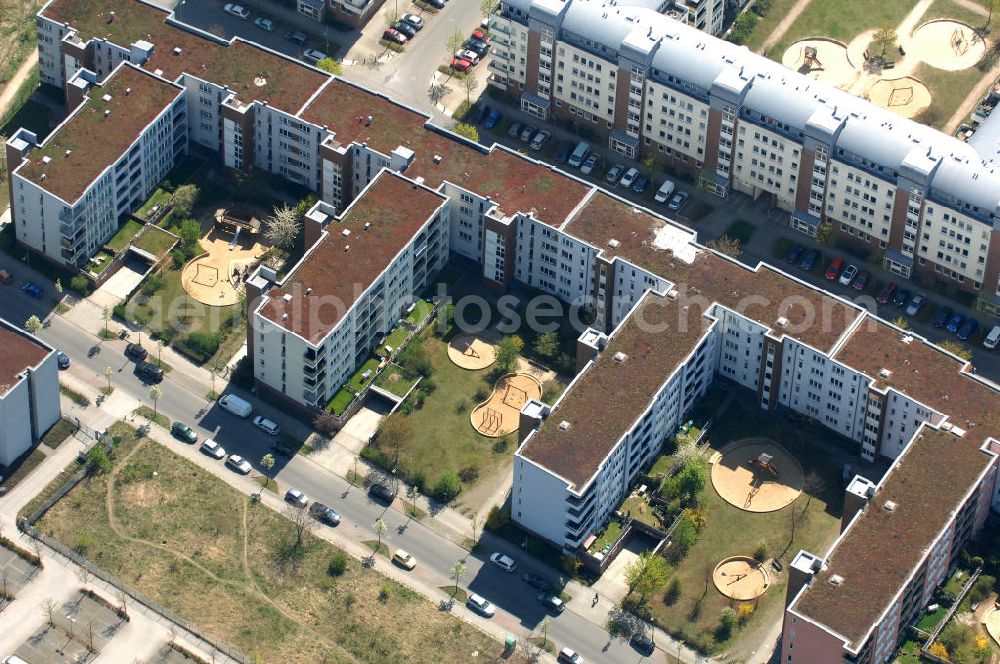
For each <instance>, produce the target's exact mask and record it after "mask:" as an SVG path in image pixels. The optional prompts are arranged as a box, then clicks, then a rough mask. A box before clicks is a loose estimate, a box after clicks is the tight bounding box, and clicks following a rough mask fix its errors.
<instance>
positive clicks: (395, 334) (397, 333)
mask: <svg viewBox="0 0 1000 664" xmlns="http://www.w3.org/2000/svg"><path fill="white" fill-rule="evenodd" d="M409 335H410V330H409V329H407V327H406V326H405V325H400V326H398V327H396V329H394V330H393V331H392V332H390V333H389V336H387V337H386V338H385V344H384V345H383V346H382V349H384V348H385V346H392V349H393V350H399V349H400V347H401V346H402V345H403V343H404V342H405V341H406V337H408V336H409Z"/></svg>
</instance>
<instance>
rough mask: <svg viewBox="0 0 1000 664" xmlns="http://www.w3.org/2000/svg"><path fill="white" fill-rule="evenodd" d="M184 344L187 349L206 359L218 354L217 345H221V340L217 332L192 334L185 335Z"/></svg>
mask: <svg viewBox="0 0 1000 664" xmlns="http://www.w3.org/2000/svg"><path fill="white" fill-rule="evenodd" d="M184 343H185V344H186V345H187V346H188V348H191V349H193V350H195V351H197V352H199V353H201V354H203V355H204V356H206V357H211V356H213V355H215V353H216V352H218V350H219V344H220V343H222V339H221V338H220V336H219V334H218V333H217V332H216V333H208V332H192V333H191V334H189V335H187V338H186V339H185V340H184Z"/></svg>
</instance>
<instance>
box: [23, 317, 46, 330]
mask: <svg viewBox="0 0 1000 664" xmlns="http://www.w3.org/2000/svg"><path fill="white" fill-rule="evenodd" d="M24 329H25V331H27V332H29V333H30V334H38V331H39V330H40V329H42V321H41V319H39V318H38V316H35V315H31V316H28V320H26V321H24Z"/></svg>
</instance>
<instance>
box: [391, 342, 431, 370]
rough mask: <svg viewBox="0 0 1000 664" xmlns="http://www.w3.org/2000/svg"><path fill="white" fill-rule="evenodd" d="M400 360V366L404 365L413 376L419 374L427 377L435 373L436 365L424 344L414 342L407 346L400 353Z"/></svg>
mask: <svg viewBox="0 0 1000 664" xmlns="http://www.w3.org/2000/svg"><path fill="white" fill-rule="evenodd" d="M398 362H399V366H401V367H403V369H404V370H405V371H406V372H407V374H409V375H411V376H414V375H417V376H423V377H424V378H427V377H429V376H430V375H431V374H432V373H434V366H433V365H432V364H431V361H430V359H429V358H428V357H427V352H426V351H425V350H424V347H423V345H422V344H419V343H412V344H410V345H409V346H407V347H406V349H405V350H403V352H402V353H400V354H399V358H398Z"/></svg>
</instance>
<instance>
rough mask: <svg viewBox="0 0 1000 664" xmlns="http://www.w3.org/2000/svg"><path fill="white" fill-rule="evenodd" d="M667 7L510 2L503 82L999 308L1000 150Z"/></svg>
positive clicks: (511, 91)
mask: <svg viewBox="0 0 1000 664" xmlns="http://www.w3.org/2000/svg"><path fill="white" fill-rule="evenodd" d="M663 11H664V8H663V7H660V6H658V5H656V4H655V3H646V4H642V3H634V4H622V3H614V4H602V3H600V2H597V0H572V1H571V2H567V3H557V4H553V3H551V2H548V1H547V0H535V1H533V0H511V1H505V2H502V3H501V4H500V6H499V7H498V10H497V12H496V14H495V15H494V16H492V17H491V19H490V20H491V26H492V27H493V29H494V30H495V32H496V39H495V40H494V43H495V44H496V46H495V50H494V61H493V63H492V65H491V68H492V73H491V76H490V84H491V85H493V86H494V88H496V89H498V90H501V91H504V92H506V93H507V94H508V95H510V96H512V97H514V98H516V99H519V101H520V104H521V108H522V110H523V111H525V112H527V113H531V114H533V115H535V116H537V117H539V118H540V119H542V120H554V121H557V122H562V123H564V124H567V125H568V126H571V127H575V128H577V129H578V130H580V131H581V132H582V133H584V134H585V135H594V136H597V137H598V140H603V141H605V142H606V145H607V147H608V148H609V149H611V150H612V151H615V152H618V153H620V154H622V155H623V156H625V157H628V158H640V157H647V156H653V157H656V158H657V159H659V160H661V161H663V162H664V163H667V164H669V165H671V166H673V167H674V168H677V169H681V170H686V171H688V172H690V173H692V174H694V175H696V176H697V177H698V178H699V180H700V184H701V186H702V187H704V188H705V189H707V190H710V191H714V192H715V193H716V194H718V195H720V196H725V195H726V194H727V193H728V192H729V191H733V190H735V191H739V192H742V193H746V194H748V195H750V196H752V197H753V198H755V199H756V198H759V197H761V196H764V197H766V198H767V200H768V201H769V203H770V205H771V206H772V207H773V208H777V209H781V210H784V211H786V212H788V213H789V217H790V219H789V223H790V225H791V226H792V227H793V228H796V229H798V230H800V231H802V232H804V233H807V234H809V235H814V234H815V233H816V229H817V228H818V226H819V225H820V224H822V223H824V222H829V223H830V224H831V226H832V228H833V231H834V233H835V234H836V235H837V236H838V237H840V238H842V239H843V240H845V241H848V242H850V243H854V244H856V245H858V246H859V248H862V249H865V250H867V251H870V252H880V253H881V254H882V255H883V256H884V258H883V260H884V266H885V268H886V269H889V270H891V271H893V272H895V273H897V274H899V275H900V276H902V277H904V278H910V277H915V276H918V275H927V276H928V277H931V278H935V279H939V280H942V281H945V282H947V283H952V284H954V285H955V286H957V287H959V288H962V289H964V290H967V291H970V292H973V293H976V294H978V295H980V296H981V297H980V301H979V306H980V308H982V309H983V310H985V311H987V312H990V313H993V314H1000V244H998V239H1000V235H998V234H997V233H998V225H997V214H998V204H1000V198H998V196H997V194H996V191H998V186H1000V171H998V170H997V161H996V146H995V145H994V144H987V143H986V142H985V141H983V140H980V141H975V142H973V143H971V144H966V143H963V142H961V141H959V140H957V139H955V138H952V137H950V136H946V135H944V134H942V133H940V132H938V131H936V130H934V129H932V128H929V127H925V126H922V125H919V124H917V123H914V122H912V121H910V120H907V119H904V118H901V117H899V116H896V115H894V114H892V113H890V112H889V111H887V110H885V109H882V108H880V107H877V106H874V105H872V104H870V103H869V102H867V101H864V100H861V99H858V98H857V97H853V96H851V95H849V94H848V93H846V92H844V91H842V90H839V89H837V88H833V87H830V86H827V85H824V84H821V83H819V82H817V81H814V80H812V79H809V78H806V77H803V76H801V75H799V74H798V73H796V72H793V71H791V70H788V69H785V68H784V67H782V66H780V65H779V64H777V63H774V62H771V61H769V60H767V59H766V58H763V57H760V56H758V55H755V54H753V53H750V52H749V51H747V50H746V49H744V48H740V47H737V46H734V45H733V44H729V43H727V42H724V41H721V40H719V39H716V38H714V37H712V36H711V35H708V34H706V33H705V32H701V31H698V30H696V29H694V28H692V27H691V26H689V25H685V24H683V22H680V21H677V20H674V19H673V18H671V17H670V16H669V15H663V14H662V13H661V12H663ZM668 13H669V12H668ZM966 240H968V241H966Z"/></svg>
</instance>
